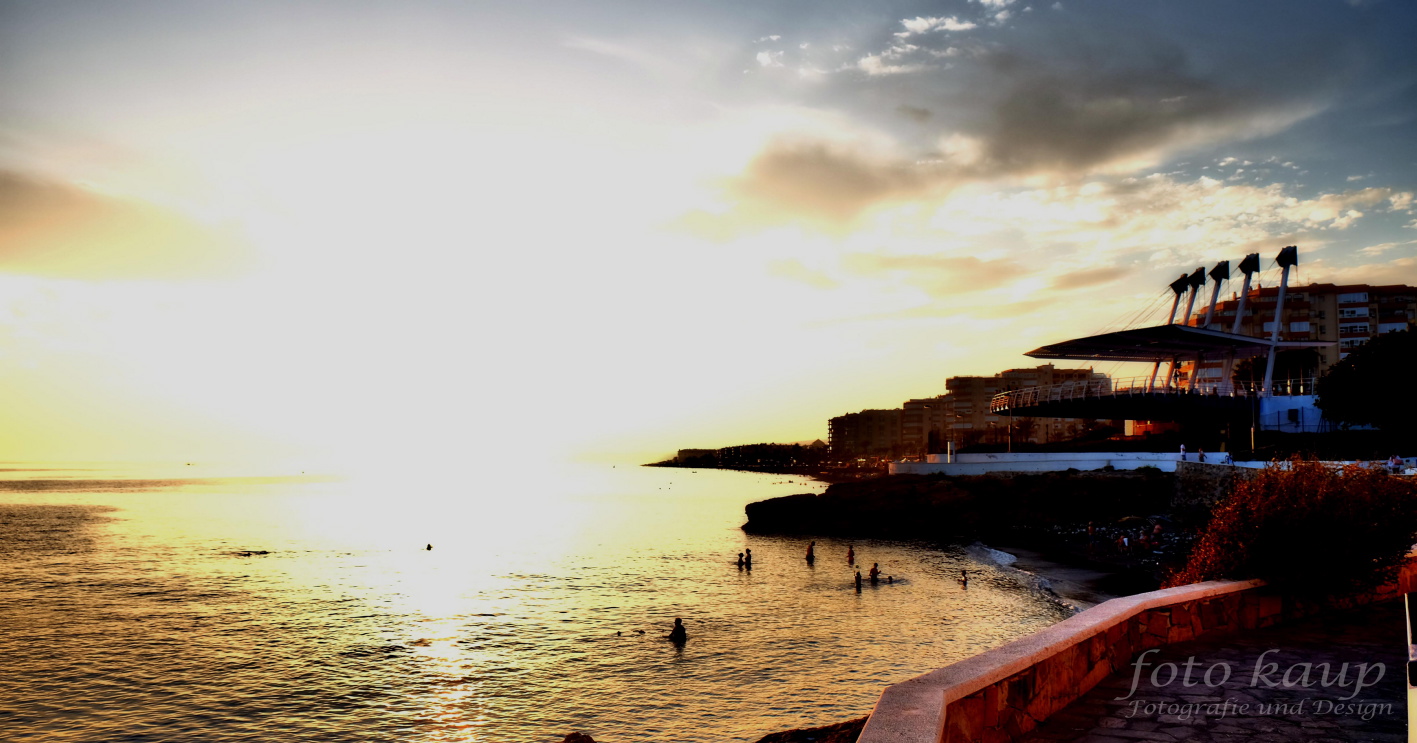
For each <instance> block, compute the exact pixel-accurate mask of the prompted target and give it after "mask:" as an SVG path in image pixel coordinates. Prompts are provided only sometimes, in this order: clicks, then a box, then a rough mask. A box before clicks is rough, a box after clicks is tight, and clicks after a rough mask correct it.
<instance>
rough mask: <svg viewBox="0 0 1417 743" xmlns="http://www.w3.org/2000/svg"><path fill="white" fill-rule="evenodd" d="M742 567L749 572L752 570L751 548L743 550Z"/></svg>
mask: <svg viewBox="0 0 1417 743" xmlns="http://www.w3.org/2000/svg"><path fill="white" fill-rule="evenodd" d="M743 567H745V568H747V569H749V570H752V569H753V550H752V549H751V548H750V549H746V550H743Z"/></svg>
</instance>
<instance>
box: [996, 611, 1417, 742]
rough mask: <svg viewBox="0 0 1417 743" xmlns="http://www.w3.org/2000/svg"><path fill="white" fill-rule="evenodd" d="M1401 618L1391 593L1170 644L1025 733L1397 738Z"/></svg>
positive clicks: (1140, 738)
mask: <svg viewBox="0 0 1417 743" xmlns="http://www.w3.org/2000/svg"><path fill="white" fill-rule="evenodd" d="M1405 621H1406V620H1405V618H1404V613H1403V610H1402V603H1401V601H1400V600H1392V601H1385V602H1382V603H1379V604H1374V605H1371V606H1367V607H1363V608H1360V609H1356V610H1351V611H1347V612H1341V613H1334V614H1330V615H1326V616H1322V617H1316V618H1312V619H1307V620H1303V621H1299V622H1294V623H1292V624H1286V625H1281V626H1278V627H1274V628H1270V629H1265V630H1258V631H1254V632H1246V633H1244V634H1242V635H1239V636H1237V637H1233V638H1225V639H1221V640H1210V641H1202V642H1188V643H1180V644H1176V645H1171V646H1168V647H1165V648H1162V649H1160V650H1159V651H1155V652H1150V653H1149V654H1147V655H1146V656H1145V657H1144V658H1143V659H1142V661H1143V662H1144V663H1145V665H1144V666H1142V667H1141V668H1140V670H1138V667H1137V666H1136V665H1129V666H1126V667H1125V668H1123V669H1122V670H1121V671H1119V672H1117V673H1115V674H1113V675H1112V676H1111V677H1109V678H1108V679H1107V680H1105V681H1103V682H1102V683H1101V684H1098V686H1097V687H1096V688H1094V689H1093V690H1092V691H1090V692H1088V693H1087V694H1086V695H1084V696H1083V697H1082V698H1080V699H1078V700H1077V701H1076V702H1074V703H1073V704H1071V705H1069V706H1068V707H1066V708H1064V709H1063V710H1062V711H1060V712H1058V713H1057V714H1055V715H1053V716H1052V717H1051V718H1049V719H1048V720H1047V721H1046V722H1045V723H1044V724H1043V726H1041V727H1039V728H1038V729H1036V730H1034V731H1033V732H1032V733H1031V734H1029V736H1028V737H1026V738H1024V739H1023V740H1025V741H1027V742H1028V743H1062V742H1063V741H1075V742H1076V743H1143V742H1145V741H1156V742H1158V743H1160V742H1164V741H1191V742H1192V743H1212V742H1214V743H1232V742H1235V743H1239V742H1241V741H1264V742H1266V743H1269V742H1271V741H1272V742H1273V743H1289V742H1294V743H1299V742H1301V741H1302V742H1305V743H1332V742H1335V741H1364V742H1368V741H1371V742H1373V743H1389V742H1390V743H1403V742H1405V741H1406V740H1407V733H1406V730H1407V704H1406V693H1407V690H1406V684H1405V683H1404V676H1405V674H1406V661H1407V656H1406V643H1407V637H1406V632H1405V630H1404V623H1405ZM1192 659H1193V662H1192V663H1191V664H1190V668H1189V669H1188V668H1187V666H1186V664H1187V662H1188V661H1191V660H1192ZM1168 663H1169V664H1172V665H1169V666H1168V665H1166V664H1168ZM1345 663H1347V664H1348V666H1347V668H1346V675H1345V676H1344V677H1343V678H1342V679H1340V678H1339V671H1340V670H1343V664H1345ZM1378 663H1381V664H1383V666H1382V672H1381V678H1378V676H1379V668H1378V666H1377V664H1378ZM1305 664H1308V665H1305ZM1321 664H1328V665H1327V666H1323V665H1321ZM1227 668H1228V669H1229V673H1228V678H1225V679H1224V680H1223V681H1222V677H1223V676H1225V675H1226V673H1225V671H1226V669H1227ZM1188 670H1189V681H1190V682H1191V685H1190V686H1186V685H1185V684H1186V681H1187V678H1186V673H1187V671H1188ZM1306 671H1307V678H1306V677H1305V675H1304V674H1305V672H1306ZM1208 672H1209V674H1210V675H1209V676H1208V677H1207V673H1208ZM1325 672H1326V673H1327V676H1325ZM1173 673H1174V677H1173ZM1360 677H1361V678H1362V680H1361V681H1358V679H1359V678H1360ZM1305 680H1307V681H1308V682H1309V684H1310V685H1309V686H1307V687H1306V686H1304V685H1303V683H1304V681H1305ZM1325 681H1327V682H1328V685H1325V684H1324V682H1325ZM1134 683H1135V687H1136V688H1135V692H1133V685H1134ZM1270 683H1273V684H1275V686H1273V687H1271V686H1270V685H1269V684H1270ZM1355 687H1360V688H1355ZM1349 697H1351V698H1349Z"/></svg>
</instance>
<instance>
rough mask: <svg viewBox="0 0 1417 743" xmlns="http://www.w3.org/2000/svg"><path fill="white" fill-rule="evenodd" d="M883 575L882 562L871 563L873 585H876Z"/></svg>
mask: <svg viewBox="0 0 1417 743" xmlns="http://www.w3.org/2000/svg"><path fill="white" fill-rule="evenodd" d="M880 577H881V568H880V563H878V562H873V563H871V585H873V586H874V585H876V581H877V580H878V579H880Z"/></svg>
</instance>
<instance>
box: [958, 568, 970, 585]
mask: <svg viewBox="0 0 1417 743" xmlns="http://www.w3.org/2000/svg"><path fill="white" fill-rule="evenodd" d="M959 587H960V588H969V571H968V570H961V571H959Z"/></svg>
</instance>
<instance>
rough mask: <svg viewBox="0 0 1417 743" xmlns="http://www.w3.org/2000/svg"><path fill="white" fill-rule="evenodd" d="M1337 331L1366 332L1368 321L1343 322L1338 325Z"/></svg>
mask: <svg viewBox="0 0 1417 743" xmlns="http://www.w3.org/2000/svg"><path fill="white" fill-rule="evenodd" d="M1338 332H1339V333H1363V334H1367V332H1368V323H1365V322H1354V323H1344V324H1342V325H1339V326H1338Z"/></svg>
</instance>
